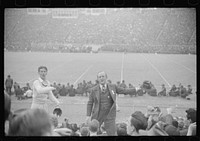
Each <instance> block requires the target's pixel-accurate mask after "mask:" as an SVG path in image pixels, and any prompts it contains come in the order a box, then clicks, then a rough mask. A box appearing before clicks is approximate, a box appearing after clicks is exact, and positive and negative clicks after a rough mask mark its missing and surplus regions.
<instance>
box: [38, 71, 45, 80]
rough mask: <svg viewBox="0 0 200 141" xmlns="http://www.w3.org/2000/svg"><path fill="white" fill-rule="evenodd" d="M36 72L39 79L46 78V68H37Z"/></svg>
mask: <svg viewBox="0 0 200 141" xmlns="http://www.w3.org/2000/svg"><path fill="white" fill-rule="evenodd" d="M38 73H39V75H40V78H41V79H46V75H47V71H46V69H44V68H42V69H40V70H39V72H38Z"/></svg>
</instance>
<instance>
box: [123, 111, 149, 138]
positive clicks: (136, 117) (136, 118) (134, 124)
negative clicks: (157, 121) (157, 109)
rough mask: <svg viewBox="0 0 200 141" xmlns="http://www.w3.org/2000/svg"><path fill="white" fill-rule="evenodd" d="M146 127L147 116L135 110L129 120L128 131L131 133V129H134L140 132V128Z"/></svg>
mask: <svg viewBox="0 0 200 141" xmlns="http://www.w3.org/2000/svg"><path fill="white" fill-rule="evenodd" d="M130 127H131V128H130ZM146 128H147V118H146V117H145V116H144V114H143V113H142V112H140V111H136V112H134V113H133V114H132V115H131V117H130V118H129V120H128V126H127V133H128V134H129V135H131V133H130V129H131V130H132V132H134V131H136V132H138V131H139V130H140V129H143V130H145V129H146Z"/></svg>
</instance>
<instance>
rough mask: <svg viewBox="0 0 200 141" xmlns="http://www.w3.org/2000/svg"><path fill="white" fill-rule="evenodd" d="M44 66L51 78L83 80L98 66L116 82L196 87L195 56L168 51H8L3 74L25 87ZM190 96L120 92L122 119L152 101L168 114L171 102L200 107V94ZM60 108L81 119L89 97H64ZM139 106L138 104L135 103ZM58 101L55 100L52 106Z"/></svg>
mask: <svg viewBox="0 0 200 141" xmlns="http://www.w3.org/2000/svg"><path fill="white" fill-rule="evenodd" d="M40 65H45V66H47V67H48V75H47V77H48V80H49V81H50V82H57V83H61V84H67V83H68V82H69V83H71V84H74V85H76V84H77V83H79V82H82V81H83V80H86V81H90V80H91V81H92V82H94V81H95V80H96V75H97V73H98V72H99V71H101V70H104V71H106V72H107V74H108V79H110V80H112V82H113V83H116V82H117V81H120V80H125V82H126V84H129V83H132V84H133V85H134V86H136V87H137V86H138V85H139V84H141V83H142V82H143V81H144V80H150V81H151V82H152V83H153V84H154V85H155V86H156V88H157V90H158V91H159V90H160V88H161V87H160V85H161V84H165V86H166V88H167V91H168V90H169V87H170V86H171V85H173V84H175V85H178V84H179V83H182V84H183V85H184V86H187V85H188V84H190V85H191V86H192V88H193V92H194V93H195V92H196V55H171V54H170V55H169V54H162V55H161V54H157V55H156V54H133V53H130V54H129V53H127V54H122V53H98V54H81V53H32V52H28V53H27V52H26V53H22V52H18V53H16V52H15V53H14V52H5V53H4V79H6V77H7V75H8V74H10V75H11V77H12V78H13V79H14V81H16V82H19V83H20V84H21V85H22V86H23V85H25V83H26V82H30V83H32V82H33V80H35V79H37V78H38V74H37V68H38V66H40ZM190 97H191V100H185V99H181V98H179V97H175V98H174V97H150V96H148V95H145V96H142V97H133V98H129V96H125V97H118V104H119V106H120V112H119V113H117V121H121V120H124V119H125V118H126V117H128V116H129V115H130V114H131V113H132V112H133V111H134V110H135V111H136V110H140V111H143V112H145V110H146V106H147V105H152V106H160V107H161V110H162V111H163V113H166V108H167V107H169V106H175V105H178V107H177V110H176V113H174V114H175V115H177V116H184V115H185V112H184V111H185V110H186V109H187V108H189V107H193V108H196V95H195V94H193V95H191V96H190ZM60 100H61V101H63V104H62V105H61V107H62V108H63V109H64V110H63V111H64V113H63V115H62V117H61V118H60V121H61V120H63V118H64V117H68V118H69V119H70V121H71V122H76V123H81V122H84V121H85V117H86V103H87V100H88V98H87V97H79V96H77V97H61V99H60ZM30 104H31V99H29V100H24V101H17V100H16V99H15V97H14V96H12V110H16V109H19V108H29V107H30ZM133 105H134V108H133ZM52 108H53V106H51V105H50V109H52Z"/></svg>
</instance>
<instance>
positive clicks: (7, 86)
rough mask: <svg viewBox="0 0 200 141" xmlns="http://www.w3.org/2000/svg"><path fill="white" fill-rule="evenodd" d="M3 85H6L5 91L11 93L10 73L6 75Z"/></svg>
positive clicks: (11, 80) (11, 81)
mask: <svg viewBox="0 0 200 141" xmlns="http://www.w3.org/2000/svg"><path fill="white" fill-rule="evenodd" d="M5 85H6V92H7V93H8V94H9V95H11V89H12V86H13V79H12V78H11V77H10V75H8V77H7V78H6V82H5Z"/></svg>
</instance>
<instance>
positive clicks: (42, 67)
mask: <svg viewBox="0 0 200 141" xmlns="http://www.w3.org/2000/svg"><path fill="white" fill-rule="evenodd" d="M41 69H45V70H46V71H48V69H47V67H46V66H40V67H38V72H39V71H40V70H41Z"/></svg>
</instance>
